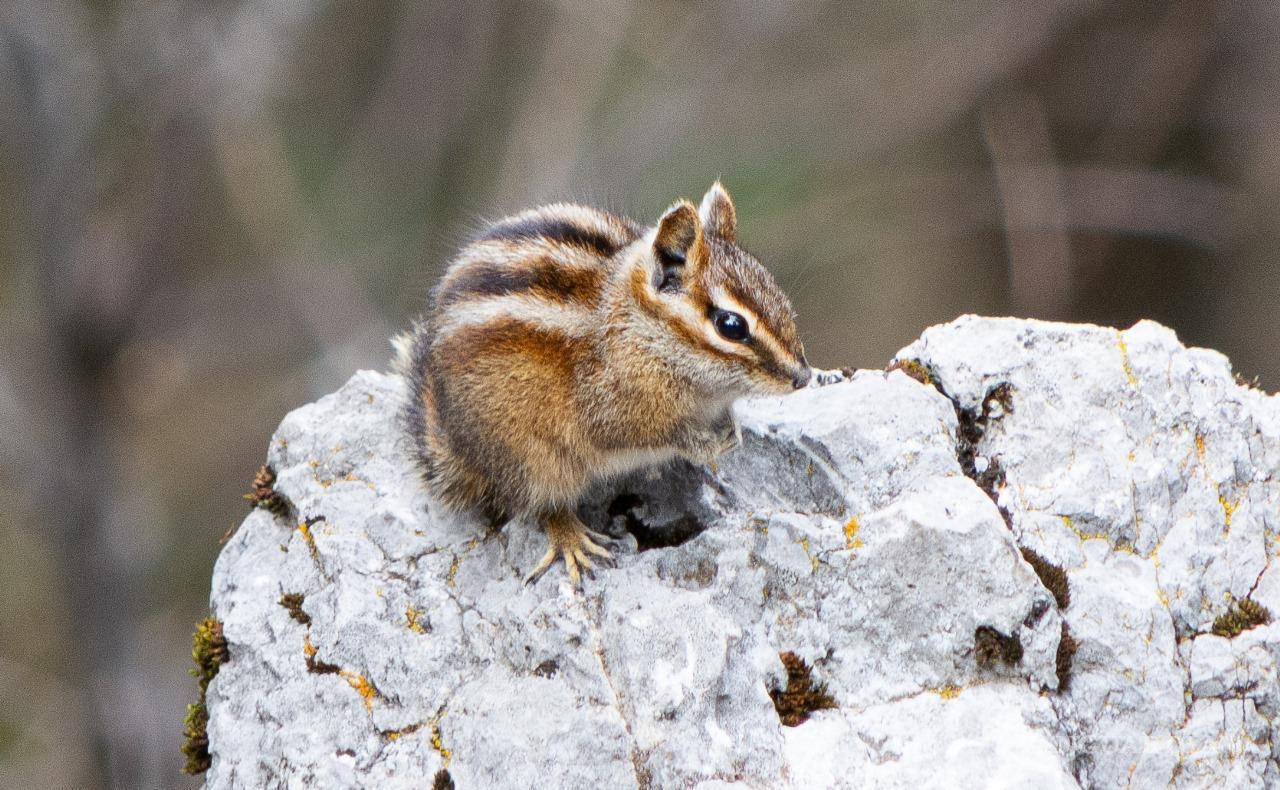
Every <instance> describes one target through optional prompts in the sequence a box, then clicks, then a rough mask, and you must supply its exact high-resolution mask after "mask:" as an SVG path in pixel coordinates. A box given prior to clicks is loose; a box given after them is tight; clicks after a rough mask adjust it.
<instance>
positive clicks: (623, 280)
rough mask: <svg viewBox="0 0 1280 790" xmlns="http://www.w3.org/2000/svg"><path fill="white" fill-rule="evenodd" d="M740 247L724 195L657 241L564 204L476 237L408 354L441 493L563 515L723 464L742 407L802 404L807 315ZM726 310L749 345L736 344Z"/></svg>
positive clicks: (512, 511) (670, 225)
mask: <svg viewBox="0 0 1280 790" xmlns="http://www.w3.org/2000/svg"><path fill="white" fill-rule="evenodd" d="M735 238H736V213H735V212H734V210H733V206H732V203H731V202H730V201H729V198H728V195H727V193H725V192H724V191H723V188H721V187H720V186H719V185H716V186H715V187H713V189H712V191H710V192H708V193H707V196H706V197H705V198H704V199H703V201H702V205H701V207H700V208H698V209H693V208H692V206H691V204H685V203H681V204H677V205H676V206H675V207H673V209H672V210H671V211H669V212H668V213H667V214H666V215H664V217H663V219H662V220H661V221H660V223H659V224H658V225H657V226H655V227H652V228H642V227H640V226H637V225H636V224H635V223H633V222H631V221H630V220H627V219H624V218H621V217H616V216H613V215H611V214H607V213H605V212H603V211H598V210H596V209H592V208H587V207H583V206H575V205H569V204H556V205H552V206H545V207H542V208H538V209H533V210H531V211H526V212H523V213H521V214H518V215H516V216H513V217H510V218H508V219H504V220H501V221H499V222H497V223H494V224H493V225H491V226H490V227H488V228H487V229H486V230H485V231H483V232H482V233H480V234H479V235H478V236H476V237H475V238H474V239H473V240H472V241H471V242H470V243H468V244H467V245H466V246H465V247H464V248H463V249H462V250H461V251H460V252H459V253H458V255H457V256H456V257H455V258H454V260H453V261H452V262H451V263H450V265H449V267H448V269H447V271H446V272H445V274H444V276H443V277H442V278H441V281H440V283H439V285H438V286H437V287H436V289H435V291H434V293H433V303H432V306H431V309H430V310H429V311H428V315H427V317H426V318H425V319H424V320H423V321H421V322H419V323H417V324H415V325H414V327H413V328H412V329H411V331H410V332H409V333H407V334H406V335H404V336H402V337H401V338H398V339H397V341H396V347H397V367H398V369H399V370H400V371H401V372H402V373H403V374H404V376H405V378H406V381H407V382H408V384H409V387H410V391H411V398H410V402H409V405H408V406H407V408H406V411H405V417H406V421H407V427H408V430H409V431H410V433H411V434H412V436H413V439H414V442H415V448H416V450H417V452H418V455H419V458H420V459H421V462H422V468H423V471H424V475H425V478H426V480H427V482H428V485H429V486H430V487H431V489H432V490H433V492H434V493H435V494H436V496H437V497H438V498H440V499H441V500H442V501H444V502H445V503H446V504H448V505H450V506H453V507H457V508H467V507H482V508H485V509H486V510H488V511H490V512H492V513H494V514H497V513H503V514H506V515H508V516H541V517H549V516H550V514H553V513H562V512H563V511H564V510H565V509H570V508H573V507H574V506H575V505H576V504H577V502H578V500H579V498H580V497H581V496H582V493H583V492H584V491H585V489H586V487H587V486H588V485H589V484H590V483H591V482H593V481H594V480H596V479H598V478H600V477H604V476H609V475H614V474H620V473H623V472H626V471H629V470H631V469H634V468H637V467H640V466H647V465H650V464H654V463H661V462H663V461H664V460H666V459H669V458H671V457H673V456H675V455H683V456H685V457H689V458H693V459H695V460H703V461H705V460H709V459H710V458H712V457H714V455H715V453H716V452H718V451H719V450H720V449H723V445H724V443H725V442H726V437H725V435H724V429H723V426H724V425H726V424H728V425H731V420H729V419H728V418H727V416H726V413H727V409H728V408H729V406H730V405H731V404H732V402H733V400H734V399H736V398H738V397H741V396H743V395H747V394H752V393H782V392H788V391H791V390H792V389H793V386H794V385H793V381H794V380H796V379H797V377H800V378H804V377H806V376H807V375H808V367H807V363H806V362H805V359H804V349H803V347H802V345H801V344H800V341H799V339H798V337H797V335H796V329H795V324H794V318H793V315H792V311H791V305H790V303H789V302H788V300H787V298H786V296H785V295H784V294H783V293H782V292H781V290H779V288H778V287H777V285H776V283H774V281H773V278H772V277H770V276H769V274H768V272H767V271H765V269H764V268H763V267H762V266H761V265H760V264H759V262H757V261H756V260H755V259H754V258H752V257H751V256H750V255H749V254H748V253H746V252H745V251H744V250H743V249H742V248H741V247H739V246H738V245H737V244H736V242H735ZM664 273H665V274H666V287H664V288H660V287H659V286H660V285H662V283H663V282H664ZM717 309H721V310H732V311H733V312H736V313H739V314H740V315H742V316H743V317H744V318H745V319H746V321H747V323H748V326H749V327H750V330H751V333H750V337H749V339H748V340H747V341H746V342H734V341H730V340H726V339H725V338H723V337H721V336H720V335H719V333H718V332H717V330H716V329H715V326H714V323H713V321H712V316H713V314H714V311H715V310H717Z"/></svg>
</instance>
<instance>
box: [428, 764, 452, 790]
mask: <svg viewBox="0 0 1280 790" xmlns="http://www.w3.org/2000/svg"><path fill="white" fill-rule="evenodd" d="M431 790H454V785H453V777H452V776H450V775H449V769H448V768H441V769H440V770H439V771H436V777H435V779H432V780H431Z"/></svg>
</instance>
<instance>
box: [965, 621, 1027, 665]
mask: <svg viewBox="0 0 1280 790" xmlns="http://www.w3.org/2000/svg"><path fill="white" fill-rule="evenodd" d="M973 649H974V652H975V654H976V655H977V658H978V665H979V666H983V667H989V666H991V665H993V664H995V663H996V662H997V661H999V662H1000V663H1002V664H1008V665H1009V666H1013V665H1014V664H1017V663H1018V662H1019V661H1021V660H1022V640H1021V639H1019V638H1018V637H1016V636H1006V635H1005V634H1002V633H1000V632H999V631H997V630H996V629H994V628H992V627H991V626H989V625H980V626H978V627H977V628H976V629H974V631H973Z"/></svg>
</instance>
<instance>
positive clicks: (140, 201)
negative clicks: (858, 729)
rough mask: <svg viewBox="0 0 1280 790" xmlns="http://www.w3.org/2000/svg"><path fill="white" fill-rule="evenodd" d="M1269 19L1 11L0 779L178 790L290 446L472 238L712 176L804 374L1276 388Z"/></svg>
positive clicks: (1004, 10)
mask: <svg viewBox="0 0 1280 790" xmlns="http://www.w3.org/2000/svg"><path fill="white" fill-rule="evenodd" d="M1277 84H1280V6H1277V4H1275V3H1272V2H1214V1H1213V0H1195V1H1192V0H1182V1H1179V0H1173V1H1172V2H1165V3H1148V2H1130V3H1114V2H1111V3H1103V2H1087V1H1085V0H1018V1H1016V2H977V1H971V2H966V3H955V2H950V0H887V1H884V0H881V1H879V2H851V1H846V2H839V1H838V2H830V3H818V2H799V1H795V2H767V3H736V2H727V1H724V0H721V1H719V2H700V3H685V2H657V3H640V2H600V1H599V0H592V1H587V0H582V1H581V2H572V1H570V0H562V1H561V2H509V3H493V4H488V3H478V2H473V3H458V2H421V3H409V2H385V1H384V2H372V1H370V0H350V1H348V2H320V1H319V0H218V1H217V2H214V1H213V0H185V1H176V2H175V1H174V0H117V1H114V2H113V1H111V0H99V1H97V2H88V1H87V0H86V1H85V2H67V1H65V0H0V196H2V198H0V786H4V787H14V788H19V787H24V788H25V787H77V788H79V787H100V786H112V787H125V788H133V787H183V786H191V785H193V784H195V780H192V779H188V778H186V777H183V776H181V775H180V773H179V767H180V766H181V763H182V756H181V755H180V754H179V751H178V747H179V742H180V739H181V730H182V719H183V714H184V706H185V704H186V703H187V702H190V701H192V700H193V699H194V697H195V690H196V686H195V681H194V680H193V679H192V678H191V677H189V676H188V675H187V669H188V667H189V666H190V665H191V662H190V655H189V654H190V648H191V642H190V637H191V631H192V627H193V624H194V623H195V622H196V621H197V620H198V619H200V618H201V617H203V616H204V614H205V613H206V607H207V595H208V589H209V575H210V571H211V568H212V564H213V561H214V559H215V557H216V554H217V551H218V540H219V538H220V537H221V536H222V535H223V533H224V532H225V531H226V530H227V529H228V528H229V527H230V526H232V525H233V524H235V523H236V522H238V521H239V520H240V519H241V518H242V517H243V516H244V515H245V512H246V510H247V505H246V503H245V502H244V501H243V500H242V499H241V494H242V493H243V492H245V491H246V490H247V489H248V487H249V483H250V480H251V478H252V477H253V474H254V471H255V470H256V469H257V467H258V465H259V464H260V463H261V462H262V461H263V460H264V456H265V452H266V447H267V442H268V439H269V437H270V435H271V432H272V430H273V429H274V427H275V426H276V424H277V423H278V422H279V420H280V419H281V417H283V416H284V414H285V413H286V412H287V411H288V410H289V409H291V408H294V407H296V406H299V405H301V404H303V403H305V402H307V401H309V400H312V399H314V398H316V397H317V396H319V395H322V394H324V393H325V392H327V391H330V390H332V389H334V388H335V387H337V386H338V385H340V384H341V383H342V382H343V381H344V380H345V379H346V378H347V377H348V376H349V375H350V374H351V373H352V372H353V371H354V370H356V369H358V368H361V367H373V368H382V367H383V366H384V365H385V363H386V360H387V358H388V356H389V347H388V344H387V338H388V336H389V335H391V334H392V333H394V332H396V331H397V330H398V329H400V328H401V327H403V326H405V325H406V323H407V322H408V321H409V320H410V319H411V318H412V317H413V316H414V314H415V313H416V312H417V311H418V310H419V309H420V308H421V307H422V305H423V303H424V302H423V300H424V296H425V294H426V292H427V289H428V288H429V287H430V285H431V284H432V282H433V281H434V279H435V278H436V276H437V275H438V274H439V272H440V270H441V266H442V265H443V263H444V262H445V261H446V259H447V257H448V255H449V254H450V252H451V251H452V250H453V249H455V248H456V246H457V245H458V244H459V243H460V242H461V241H463V240H464V239H465V238H466V237H467V236H468V235H469V234H470V233H471V232H472V231H474V230H475V229H477V228H478V227H479V225H480V223H481V222H482V221H483V220H484V219H485V218H496V217H498V216H500V215H502V214H503V213H504V212H507V211H511V210H514V209H518V208H521V207H525V206H528V205H530V204H534V203H537V202H539V201H546V200H551V199H574V200H579V201H583V202H588V203H592V204H596V205H600V206H602V207H606V208H609V209H613V210H616V211H620V212H624V213H627V214H629V215H631V216H633V217H634V218H636V219H638V220H641V221H644V222H652V221H653V220H654V219H655V218H656V217H657V216H658V214H659V213H660V212H661V211H662V209H663V208H664V207H665V206H666V205H667V204H669V203H670V202H671V201H672V200H673V199H674V198H676V197H678V196H687V197H690V198H693V199H695V200H696V199H697V198H698V197H699V196H700V195H701V194H702V192H703V190H705V189H706V187H707V186H708V185H709V184H710V183H711V181H712V180H713V179H715V178H717V177H721V178H723V180H724V181H725V183H726V184H727V186H728V188H729V189H730V191H731V192H732V194H733V195H734V197H735V199H736V201H737V204H738V209H739V216H740V222H741V227H740V235H741V236H742V237H743V240H744V242H745V245H746V246H747V247H748V248H750V249H751V250H752V251H753V252H755V253H756V255H757V256H758V257H760V258H761V259H762V260H763V261H764V262H765V263H766V265H768V266H769V267H770V268H772V270H773V271H774V272H775V274H776V275H777V276H778V278H779V280H780V281H781V282H782V283H783V285H784V286H785V287H786V288H787V289H788V290H789V292H790V294H791V296H792V299H793V300H794V302H795V304H796V307H797V309H798V310H799V312H800V323H801V330H802V334H803V336H804V338H805V342H806V345H807V346H808V348H809V350H810V358H811V359H812V360H813V361H814V362H815V363H817V364H819V365H821V366H823V367H833V366H842V365H852V366H857V367H882V366H884V365H885V364H886V362H887V361H888V360H889V358H890V357H891V356H892V355H893V353H894V352H895V351H896V350H897V349H898V348H899V347H901V346H903V345H905V344H906V343H908V342H910V341H911V340H912V339H914V338H915V337H916V336H917V335H918V334H919V333H920V331H921V330H922V329H923V328H924V327H926V326H927V325H929V324H933V323H936V322H941V321H947V320H949V319H951V318H954V317H955V316H957V315H959V314H961V313H965V312H979V313H988V314H1014V315H1020V316H1035V317H1042V318H1055V319H1067V320H1075V321H1092V322H1099V323H1104V324H1111V325H1115V326H1120V327H1125V326H1128V325H1130V324H1131V323H1133V322H1134V321H1136V320H1138V319H1141V318H1154V319H1157V320H1159V321H1162V322H1165V323H1167V324H1169V325H1170V326H1172V327H1174V328H1175V329H1176V330H1177V331H1178V333H1179V335H1180V336H1181V338H1182V339H1183V340H1184V342H1188V343H1193V344H1197V345H1206V346H1211V347H1214V348H1217V349H1219V350H1221V351H1223V352H1224V353H1226V354H1228V355H1229V356H1230V357H1231V359H1232V361H1233V362H1234V364H1235V366H1236V369H1237V370H1238V371H1239V372H1240V373H1241V374H1242V375H1243V376H1244V377H1245V378H1246V379H1250V380H1252V379H1254V377H1257V378H1258V380H1259V381H1260V383H1261V385H1262V386H1263V387H1264V388H1267V389H1268V390H1274V389H1275V388H1276V386H1277V385H1278V384H1280V359H1278V358H1277V355H1276V353H1275V349H1276V348H1277V341H1278V340H1280V278H1278V277H1277V268H1276V265H1275V264H1274V263H1273V256H1274V252H1273V251H1274V250H1276V249H1277V248H1278V247H1280V221H1278V220H1280V217H1277V206H1278V205H1280V102H1278V101H1277V94H1276V86H1277Z"/></svg>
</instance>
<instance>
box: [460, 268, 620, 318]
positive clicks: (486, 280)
mask: <svg viewBox="0 0 1280 790" xmlns="http://www.w3.org/2000/svg"><path fill="white" fill-rule="evenodd" d="M602 281H603V274H602V273H601V272H599V271H593V270H591V269H576V270H575V269H570V268H566V267H563V266H561V265H559V264H557V263H555V262H554V261H541V262H536V263H534V262H530V263H527V264H526V265H524V266H518V267H517V266H512V265H507V264H498V263H473V264H471V265H469V266H467V267H466V269H464V270H463V271H462V272H460V273H459V274H458V275H457V276H456V277H454V278H453V279H452V280H450V281H448V284H447V285H446V286H445V287H444V288H442V289H440V290H439V291H438V292H437V294H436V304H437V305H439V306H441V307H445V306H447V305H450V304H453V303H454V302H456V301H458V300H460V299H464V298H467V297H471V296H501V295H503V294H509V293H516V292H521V291H542V292H544V293H545V294H546V295H547V296H549V297H551V298H553V299H560V300H566V301H577V302H582V303H587V304H593V303H594V302H595V301H596V299H597V298H598V297H599V293H600V288H601V284H602Z"/></svg>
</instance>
